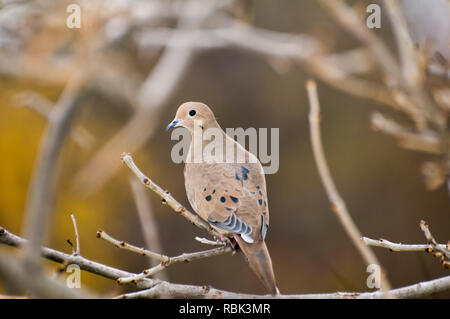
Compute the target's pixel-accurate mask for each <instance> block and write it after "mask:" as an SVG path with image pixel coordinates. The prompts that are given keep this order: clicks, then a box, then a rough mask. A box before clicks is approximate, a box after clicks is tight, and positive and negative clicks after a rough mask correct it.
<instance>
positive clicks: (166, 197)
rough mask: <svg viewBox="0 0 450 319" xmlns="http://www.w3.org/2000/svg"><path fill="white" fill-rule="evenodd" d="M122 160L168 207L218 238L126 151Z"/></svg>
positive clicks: (215, 233) (216, 234) (214, 232)
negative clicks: (149, 175)
mask: <svg viewBox="0 0 450 319" xmlns="http://www.w3.org/2000/svg"><path fill="white" fill-rule="evenodd" d="M121 158H122V161H123V162H124V163H125V164H126V165H127V166H128V168H129V169H131V171H132V172H133V173H134V174H135V175H136V176H137V178H138V179H139V181H140V182H141V183H142V184H144V185H145V186H146V187H148V188H150V189H151V190H152V191H154V192H155V193H156V194H157V195H159V196H160V197H161V198H162V199H163V203H166V204H167V205H168V206H170V208H172V209H173V210H174V211H175V212H177V213H179V214H180V215H182V216H183V217H184V218H186V219H187V220H188V221H190V222H191V223H192V224H193V225H195V226H197V227H198V228H200V229H203V230H206V231H207V232H208V233H210V234H211V235H213V236H215V237H217V238H220V237H221V235H220V234H219V233H218V232H216V231H215V230H214V229H213V228H212V227H211V225H209V224H208V223H206V222H205V221H204V220H203V219H201V218H200V217H199V216H198V215H196V214H193V213H191V212H190V211H188V210H187V209H186V208H185V207H184V206H183V205H181V204H180V203H179V202H178V201H177V200H176V199H175V198H173V196H172V195H171V194H170V193H169V192H168V191H165V190H163V189H162V188H161V187H159V186H158V185H157V184H156V183H155V182H153V181H152V180H151V179H150V178H149V177H147V176H145V175H144V173H142V171H141V170H140V169H139V168H138V167H137V166H136V164H135V163H134V161H133V158H132V157H131V155H130V154H128V153H122V156H121ZM225 241H227V242H229V240H228V238H226V237H225Z"/></svg>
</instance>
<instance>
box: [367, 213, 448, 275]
mask: <svg viewBox="0 0 450 319" xmlns="http://www.w3.org/2000/svg"><path fill="white" fill-rule="evenodd" d="M420 229H421V230H422V231H423V233H424V235H425V238H426V239H427V241H428V244H426V245H406V244H401V243H393V242H390V241H388V240H386V239H380V240H374V239H370V238H367V237H362V238H361V240H362V241H363V242H364V243H365V244H366V245H368V246H375V247H382V248H387V249H389V250H391V251H424V252H427V253H433V255H434V256H435V257H439V259H440V261H441V263H442V265H443V266H444V267H445V268H447V269H450V249H449V245H450V244H447V245H444V244H438V243H437V241H436V240H435V239H434V237H433V235H431V231H430V228H429V227H428V224H427V223H426V222H425V221H423V220H422V221H420ZM449 243H450V242H449Z"/></svg>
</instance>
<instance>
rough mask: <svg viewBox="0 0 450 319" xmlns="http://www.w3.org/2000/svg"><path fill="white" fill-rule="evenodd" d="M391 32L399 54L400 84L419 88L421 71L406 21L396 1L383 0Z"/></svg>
mask: <svg viewBox="0 0 450 319" xmlns="http://www.w3.org/2000/svg"><path fill="white" fill-rule="evenodd" d="M384 4H385V5H386V8H387V11H388V14H389V18H390V20H391V24H392V30H393V32H394V34H395V37H396V40H397V41H396V42H397V49H398V51H399V53H400V60H401V69H402V70H401V72H402V82H404V83H406V84H407V86H409V87H411V88H419V86H420V85H421V73H422V72H421V71H420V68H419V62H418V60H417V54H416V51H415V49H414V43H413V41H412V40H411V37H410V35H409V32H408V27H407V26H406V21H405V19H404V17H403V14H402V12H401V9H400V4H399V3H398V0H385V1H384Z"/></svg>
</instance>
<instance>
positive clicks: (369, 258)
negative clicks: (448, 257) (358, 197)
mask: <svg viewBox="0 0 450 319" xmlns="http://www.w3.org/2000/svg"><path fill="white" fill-rule="evenodd" d="M306 89H307V93H308V99H309V106H310V113H309V122H310V130H311V144H312V148H313V153H314V159H315V161H316V165H317V169H318V170H319V174H320V178H321V180H322V183H323V185H324V187H325V190H326V193H327V195H328V199H329V200H330V202H331V205H332V210H333V212H335V213H336V216H337V217H338V219H339V221H340V222H341V224H342V226H343V228H344V230H345V231H346V233H347V235H348V236H349V237H350V239H351V240H352V242H353V244H354V245H355V247H356V248H357V250H358V252H359V253H360V254H361V256H362V257H363V259H364V261H365V262H366V264H368V265H370V264H377V265H380V266H381V264H380V262H379V261H378V258H377V257H376V256H375V254H374V253H373V251H372V250H371V249H370V248H369V247H367V246H366V245H364V244H363V243H362V242H361V240H360V238H361V233H360V231H359V230H358V228H357V226H356V224H355V222H354V221H353V219H352V218H351V216H350V213H349V212H348V210H347V207H346V205H345V202H344V200H343V199H342V197H341V196H340V195H339V192H338V191H337V188H336V185H335V184H334V181H333V179H332V177H331V173H330V170H329V168H328V165H327V162H326V159H325V154H324V151H323V146H322V138H321V133H320V124H319V123H320V104H319V97H318V94H317V86H316V83H315V82H314V81H312V80H309V81H307V83H306ZM381 280H382V289H383V290H389V289H390V287H391V285H390V283H389V281H388V279H387V278H386V274H385V271H384V270H383V271H382V276H381Z"/></svg>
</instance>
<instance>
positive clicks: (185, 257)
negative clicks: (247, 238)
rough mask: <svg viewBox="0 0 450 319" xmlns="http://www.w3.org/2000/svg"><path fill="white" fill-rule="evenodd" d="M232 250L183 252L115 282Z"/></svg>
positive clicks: (139, 278)
mask: <svg viewBox="0 0 450 319" xmlns="http://www.w3.org/2000/svg"><path fill="white" fill-rule="evenodd" d="M232 251H233V249H232V248H231V247H230V246H223V247H218V248H213V249H209V250H203V251H198V252H194V253H183V254H181V255H179V256H175V257H170V258H169V260H168V261H167V262H161V263H159V264H158V265H156V266H154V267H152V268H149V269H145V270H144V271H142V273H140V274H138V275H134V276H130V277H124V278H119V279H117V282H118V283H120V284H124V283H130V282H133V281H138V280H141V279H144V278H147V277H149V276H152V275H154V274H157V273H158V272H160V271H162V270H164V269H165V268H167V267H169V266H170V265H173V264H176V263H181V262H190V261H194V260H197V259H203V258H208V257H213V256H219V255H223V254H226V253H230V252H232Z"/></svg>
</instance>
